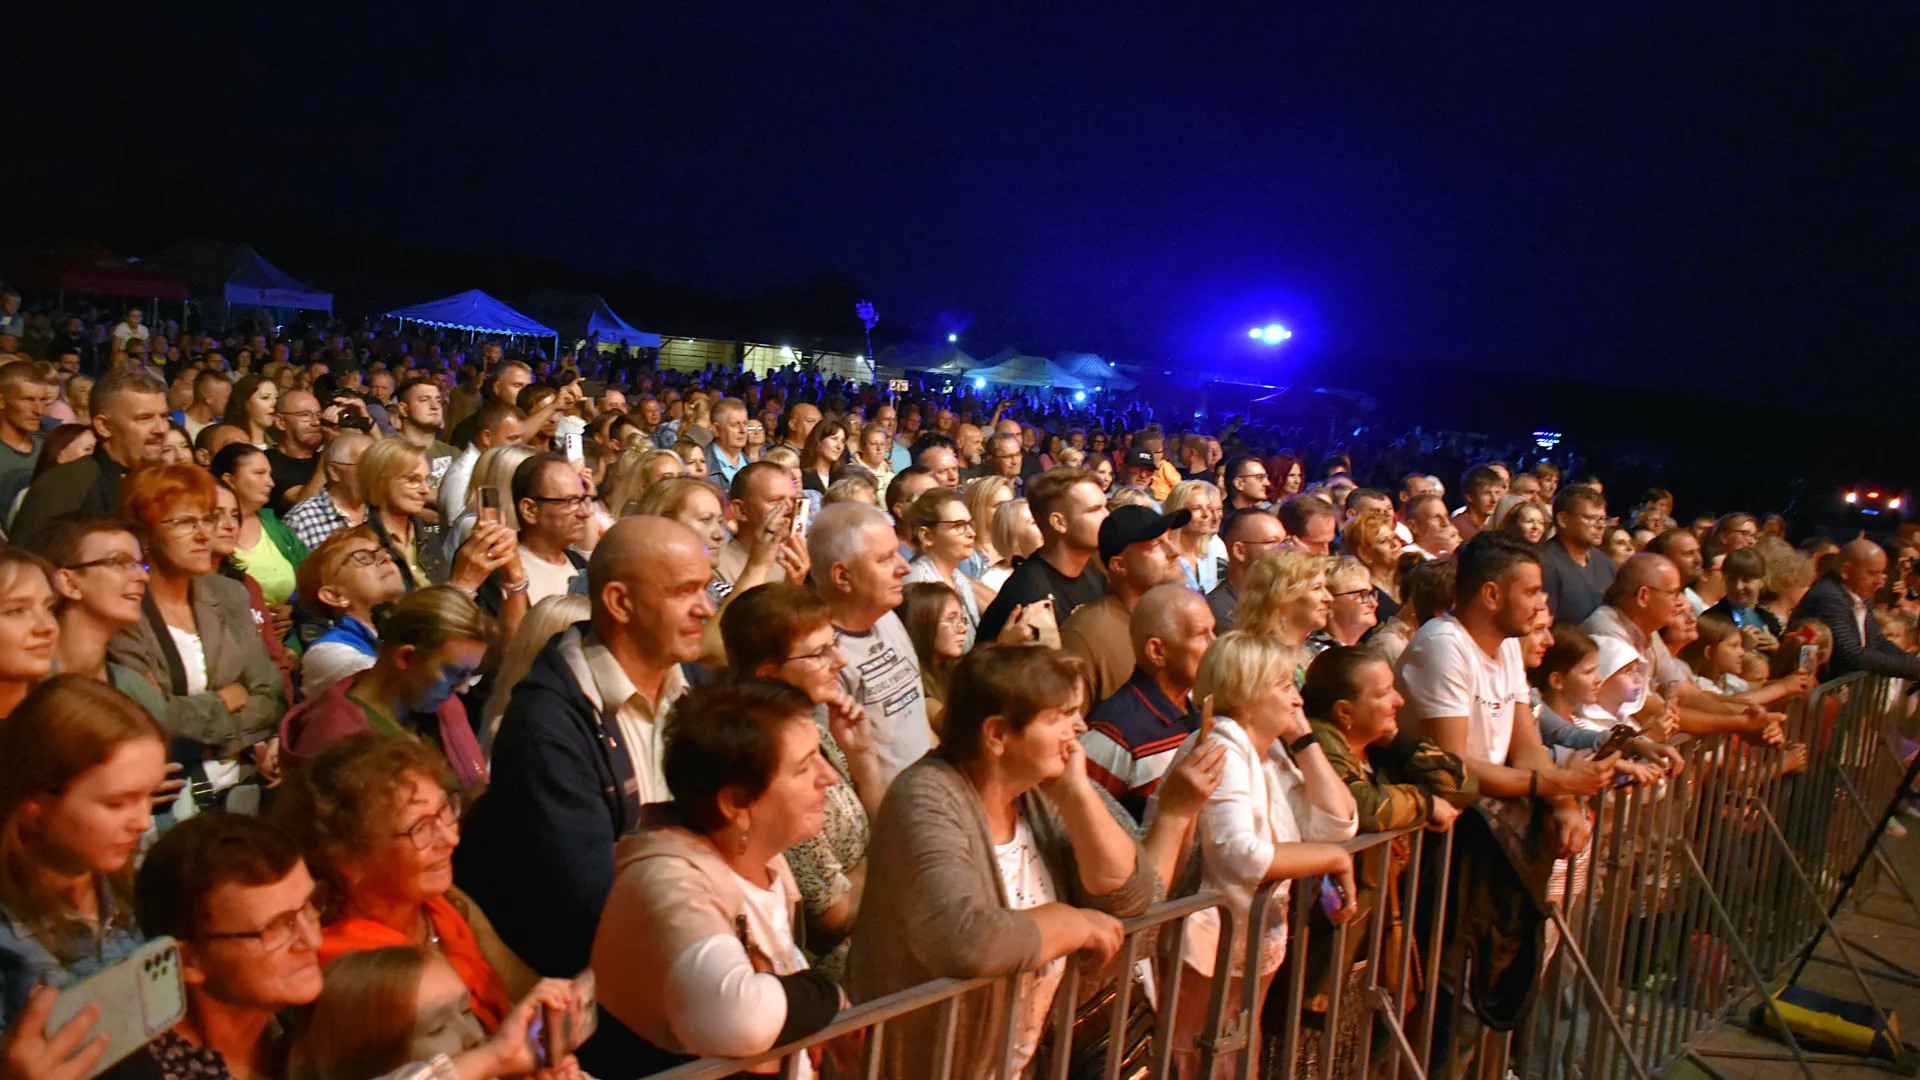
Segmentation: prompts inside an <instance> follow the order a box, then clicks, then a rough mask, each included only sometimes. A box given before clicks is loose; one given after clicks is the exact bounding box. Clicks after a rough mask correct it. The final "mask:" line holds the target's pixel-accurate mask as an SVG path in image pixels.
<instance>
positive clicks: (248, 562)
mask: <svg viewBox="0 0 1920 1080" xmlns="http://www.w3.org/2000/svg"><path fill="white" fill-rule="evenodd" d="M189 464H191V463H190V462H189ZM211 471H212V472H213V475H214V477H215V478H216V479H218V480H219V481H220V482H221V483H223V484H225V485H227V487H229V488H231V489H233V494H234V497H235V498H236V499H238V500H239V504H240V533H239V535H238V536H237V537H235V540H234V549H233V554H232V555H231V556H230V558H231V559H232V560H233V564H234V566H236V567H238V568H239V569H241V570H243V571H245V572H246V573H247V575H248V576H250V577H252V578H253V580H255V581H257V582H259V583H260V595H261V596H262V597H264V598H265V599H266V601H267V606H268V607H276V608H278V607H285V606H286V604H287V602H288V601H289V600H290V599H291V598H292V597H293V590H294V577H295V574H294V568H295V567H297V566H299V565H300V563H301V561H302V560H304V559H305V558H306V557H307V545H305V544H303V543H301V542H300V538H299V537H298V536H295V535H294V533H293V530H292V529H290V528H288V527H287V526H286V524H285V523H284V522H282V521H281V520H280V517H279V515H277V514H275V513H274V512H273V509H272V508H271V507H269V506H268V505H267V502H268V500H269V499H270V498H271V497H272V495H273V467H272V466H271V465H269V464H268V463H267V455H266V454H264V453H262V452H261V451H259V450H257V449H255V448H254V447H252V446H249V445H247V444H246V443H234V444H233V445H232V446H227V447H222V448H221V450H220V452H219V453H217V454H215V455H213V465H212V468H211Z"/></svg>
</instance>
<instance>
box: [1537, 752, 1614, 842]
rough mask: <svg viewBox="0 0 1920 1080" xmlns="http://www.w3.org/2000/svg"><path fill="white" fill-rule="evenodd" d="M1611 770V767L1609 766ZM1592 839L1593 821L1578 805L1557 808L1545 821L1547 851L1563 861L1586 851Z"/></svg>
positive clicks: (1570, 804) (1571, 804)
mask: <svg viewBox="0 0 1920 1080" xmlns="http://www.w3.org/2000/svg"><path fill="white" fill-rule="evenodd" d="M1609 768H1611V766H1609ZM1592 839H1593V819H1592V818H1591V817H1588V816H1587V812H1586V810H1585V809H1584V808H1582V807H1581V806H1580V805H1579V804H1578V803H1569V804H1566V805H1563V806H1557V807H1555V808H1554V810H1553V816H1551V817H1549V818H1548V819H1547V835H1546V841H1547V849H1548V850H1550V851H1552V852H1553V854H1554V857H1555V858H1558V859H1565V858H1569V857H1571V856H1574V855H1578V854H1580V853H1581V852H1583V851H1585V850H1587V844H1588V842H1589V841H1591V840H1592Z"/></svg>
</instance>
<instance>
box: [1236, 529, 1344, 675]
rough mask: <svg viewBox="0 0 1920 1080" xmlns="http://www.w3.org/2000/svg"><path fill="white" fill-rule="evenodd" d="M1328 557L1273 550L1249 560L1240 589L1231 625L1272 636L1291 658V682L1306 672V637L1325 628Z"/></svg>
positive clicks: (1330, 598)
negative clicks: (1288, 651)
mask: <svg viewBox="0 0 1920 1080" xmlns="http://www.w3.org/2000/svg"><path fill="white" fill-rule="evenodd" d="M1327 562H1328V560H1327V557H1326V556H1324V555H1315V554H1313V553H1312V552H1308V551H1301V550H1299V549H1298V548H1274V549H1272V550H1270V551H1268V552H1267V553H1266V554H1264V555H1261V556H1260V557H1259V558H1257V559H1255V560H1254V561H1253V565H1252V566H1251V567H1248V569H1247V580H1246V583H1245V584H1244V585H1242V586H1241V587H1240V607H1239V608H1238V610H1237V611H1236V613H1235V615H1234V629H1236V630H1244V631H1246V632H1247V633H1250V634H1260V635H1263V636H1265V637H1270V638H1272V639H1274V640H1275V641H1277V642H1279V643H1280V644H1281V645H1283V646H1285V647H1286V648H1287V649H1289V650H1291V655H1292V656H1293V657H1294V661H1293V663H1294V668H1295V673H1294V675H1295V678H1294V685H1295V686H1298V685H1299V679H1300V678H1301V677H1303V676H1304V675H1305V674H1306V670H1307V661H1308V660H1311V659H1312V658H1313V657H1312V651H1313V650H1310V649H1309V648H1308V639H1309V638H1310V637H1312V636H1313V634H1314V632H1315V631H1317V630H1325V629H1326V628H1327V619H1328V618H1329V617H1330V616H1331V615H1332V611H1333V594H1332V593H1331V592H1330V591H1329V590H1328V589H1327V573H1326V567H1327Z"/></svg>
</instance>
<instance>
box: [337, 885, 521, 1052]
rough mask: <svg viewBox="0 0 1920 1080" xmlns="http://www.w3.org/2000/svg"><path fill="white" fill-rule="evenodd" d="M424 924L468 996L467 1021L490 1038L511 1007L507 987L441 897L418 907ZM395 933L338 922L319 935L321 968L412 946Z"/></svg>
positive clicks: (369, 923)
mask: <svg viewBox="0 0 1920 1080" xmlns="http://www.w3.org/2000/svg"><path fill="white" fill-rule="evenodd" d="M424 906H425V907H426V909H427V921H428V922H429V923H430V924H432V926H433V932H434V933H436V934H438V935H439V936H440V951H441V953H442V954H444V955H445V956H446V958H447V962H448V963H450V964H452V965H453V970H454V971H455V972H457V973H459V975H460V981H461V982H463V983H466V984H467V989H468V990H470V991H472V1002H473V1015H474V1016H475V1017H476V1018H477V1019H479V1021H480V1026H481V1027H484V1028H486V1029H487V1034H489V1035H491V1034H493V1032H494V1031H495V1030H497V1029H498V1028H499V1027H500V1022H501V1021H502V1020H504V1019H506V1016H507V1010H509V1009H511V1008H513V1002H512V1001H511V1000H510V999H509V998H508V997H507V984H506V983H504V982H501V981H500V976H499V974H498V973H497V972H495V971H494V970H493V965H491V964H489V963H487V958H486V957H485V956H482V955H481V954H480V941H479V939H478V938H476V937H474V934H473V927H471V926H468V925H467V920H466V919H464V918H462V917H461V916H460V913H459V912H458V911H456V910H454V907H453V905H452V904H449V903H448V902H447V899H446V897H444V896H430V897H428V898H427V901H426V904H425V905H424ZM412 944H414V942H411V941H408V940H407V939H406V938H405V937H402V936H401V934H400V931H398V930H395V929H394V928H393V927H391V926H388V925H387V924H385V923H379V922H375V921H373V920H372V919H361V918H347V919H342V920H340V921H339V922H337V923H334V924H333V925H332V926H328V927H326V928H324V929H323V930H321V932H320V965H321V966H322V967H325V966H326V965H328V964H331V963H333V961H334V960H336V959H338V958H339V957H342V956H345V955H347V954H348V953H356V952H365V951H367V950H368V949H384V948H387V947H389V946H393V945H412Z"/></svg>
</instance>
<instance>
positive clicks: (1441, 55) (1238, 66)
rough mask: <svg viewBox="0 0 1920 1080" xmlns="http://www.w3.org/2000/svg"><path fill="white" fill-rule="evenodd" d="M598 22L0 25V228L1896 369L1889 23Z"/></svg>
mask: <svg viewBox="0 0 1920 1080" xmlns="http://www.w3.org/2000/svg"><path fill="white" fill-rule="evenodd" d="M58 6H61V5H43V7H58ZM605 6H606V7H607V8H609V9H614V10H608V11H602V10H593V9H586V8H574V7H570V6H566V5H556V4H517V5H507V6H500V7H489V6H485V5H472V4H462V5H451V4H449V5H444V6H440V7H436V8H426V9H413V10H411V11H409V12H396V11H385V10H378V11H377V10H376V6H375V5H367V6H365V7H364V8H361V9H358V10H357V13H356V14H352V15H348V14H343V13H342V12H339V11H331V10H330V11H321V10H320V7H319V6H318V5H315V6H314V7H312V8H311V9H309V10H306V11H295V10H280V9H281V8H283V7H287V8H291V7H292V5H273V4H269V5H256V6H253V7H254V10H246V11H237V12H234V11H226V10H222V11H221V12H220V13H218V14H204V15H192V14H184V13H181V12H179V11H177V10H175V9H174V8H173V7H172V6H165V5H163V6H156V7H155V8H153V9H152V10H151V12H150V13H148V14H145V15H133V16H130V17H119V18H116V19H115V20H113V21H112V22H111V23H109V22H108V21H107V20H106V19H104V17H89V18H88V19H86V21H85V22H79V21H75V22H73V23H71V24H69V25H64V26H54V25H50V24H46V23H40V22H36V21H35V20H36V19H46V18H59V17H69V16H61V15H53V14H50V13H47V12H43V13H42V14H40V15H38V16H28V17H27V21H26V22H24V23H21V24H16V25H15V27H14V29H13V32H12V33H10V37H11V38H12V40H13V42H14V48H13V50H12V51H13V53H14V54H15V60H16V64H15V67H14V71H13V73H12V74H13V78H12V80H11V82H12V97H13V101H14V103H15V108H14V109H12V110H11V124H10V128H11V132H10V135H9V138H8V142H9V144H10V145H11V147H12V153H11V154H10V157H11V158H12V165H11V166H10V168H9V170H8V176H7V186H8V187H11V188H13V189H14V190H15V191H16V192H17V194H16V195H15V196H14V197H13V199H12V200H10V201H11V202H12V203H13V205H14V206H15V208H16V209H25V210H27V211H30V213H28V214H27V215H26V219H27V221H28V222H29V227H32V228H38V229H40V230H41V231H48V230H50V229H52V228H56V227H60V226H63V225H64V222H65V221H67V220H71V221H73V222H74V223H75V228H74V231H76V232H86V231H88V230H89V229H95V228H96V227H97V228H98V230H99V231H102V232H108V233H110V234H114V235H122V236H124V235H138V236H143V237H153V238H156V241H162V240H166V239H173V238H177V237H178V236H183V235H195V234H206V233H209V232H211V233H215V234H227V233H230V232H232V231H234V230H236V229H241V228H244V226H245V224H246V223H248V222H255V221H264V220H268V219H274V218H279V219H288V218H291V219H295V220H299V221H302V222H307V223H310V224H312V225H314V226H316V227H321V228H339V229H350V230H362V231H372V232H375V233H378V234H380V235H382V236H385V237H388V238H390V239H391V241H392V242H394V243H396V244H403V245H417V246H422V247H433V248H459V249H466V250H499V251H512V252H526V253H534V254H540V255H544V256H550V257H553V258H556V259H559V260H562V261H564V262H566V263H569V264H572V265H575V266H578V267H580V268H582V269H584V270H588V271H591V272H594V273H608V274H614V273H620V272H624V271H629V270H644V271H646V272H648V273H651V274H653V275H654V276H655V277H656V278H658V279H660V280H662V281H667V282H673V283H677V284H683V285H687V286H693V287H697V288H701V289H706V290H711V291H714V292H718V293H722V294H729V295H746V294H752V293H755V292H757V291H760V290H764V289H768V288H772V287H776V286H781V285H785V284H793V283H798V282H803V281H805V280H806V279H808V278H809V277H810V276H811V275H813V274H815V273H817V272H819V271H823V270H833V271H837V272H840V273H843V274H846V275H851V276H852V277H853V278H855V279H858V280H859V281H861V282H863V283H865V284H866V286H867V287H868V288H869V289H870V291H871V293H872V296H873V299H874V300H875V301H876V302H878V303H879V304H880V307H881V309H882V313H883V317H885V318H888V319H889V320H890V322H889V324H888V326H889V327H890V328H892V329H893V330H894V331H895V332H896V333H898V332H900V330H901V328H902V327H904V326H907V325H911V326H912V327H913V328H914V329H915V330H916V331H917V332H931V331H933V330H935V329H942V330H944V329H945V328H947V327H949V326H951V328H953V329H956V330H958V331H959V332H960V333H961V334H962V335H963V336H964V342H965V344H967V345H968V346H970V347H972V348H974V349H975V350H977V352H978V354H979V355H985V354H987V353H989V352H991V351H993V350H995V349H997V348H999V347H1000V346H1002V345H1005V344H1009V343H1013V344H1019V345H1021V346H1023V347H1024V348H1025V349H1027V350H1028V351H1046V352H1052V351H1056V350H1059V349H1067V348H1073V349H1083V350H1088V351H1096V352H1101V353H1105V354H1108V355H1111V356H1117V357H1122V358H1127V359H1138V360H1150V361H1159V360H1162V359H1171V360H1174V361H1178V362H1193V363H1202V362H1205V363H1214V364H1217V365H1220V366H1223V367H1244V366H1245V365H1247V364H1249V363H1251V362H1254V361H1251V360H1250V353H1249V349H1248V347H1247V342H1246V339H1245V331H1246V328H1247V327H1248V326H1249V325H1252V324H1255V323H1264V322H1267V321H1269V320H1276V319H1277V320H1279V321H1282V322H1284V323H1286V324H1288V325H1289V326H1291V327H1293V328H1294V329H1295V330H1296V332H1297V335H1298V336H1297V337H1296V338H1295V339H1294V342H1293V343H1292V344H1291V345H1290V347H1289V348H1290V349H1291V352H1288V353H1284V354H1283V355H1284V357H1285V359H1276V358H1275V356H1274V354H1266V355H1264V356H1262V357H1261V358H1260V359H1259V360H1258V361H1257V362H1258V363H1263V364H1285V363H1293V362H1299V361H1304V360H1307V359H1310V358H1313V359H1317V362H1319V363H1322V364H1328V363H1331V364H1334V365H1336V366H1338V365H1345V364H1351V365H1354V366H1355V367H1356V368H1357V367H1359V366H1361V365H1364V364H1366V363H1368V362H1370V361H1372V360H1375V359H1378V360H1383V361H1392V362H1395V363H1398V364H1402V365H1405V364H1413V365H1415V366H1420V365H1429V364H1437V363H1442V362H1445V363H1452V362H1456V361H1466V362H1471V363H1476V364H1494V365H1500V366H1506V367H1513V368H1535V369H1551V370H1553V371H1555V372H1558V373H1561V374H1566V375H1572V376H1577V377H1583V378H1585V377H1590V378H1596V379H1602V380H1605V381H1610V382H1615V383H1631V382H1634V381H1636V380H1642V379H1654V378H1677V379H1679V380H1680V381H1681V382H1683V383H1685V384H1687V385H1690V386H1695V387H1699V386H1713V385H1716V384H1717V385H1721V386H1726V385H1734V386H1746V385H1753V386H1756V387H1765V388H1768V389H1770V390H1774V391H1780V390H1787V389H1791V388H1794V387H1796V386H1798V385H1800V384H1802V383H1806V382H1817V383H1819V384H1820V385H1821V386H1823V387H1826V388H1831V387H1833V386H1835V385H1838V384H1842V383H1844V382H1845V381H1846V380H1851V379H1865V378H1889V373H1891V372H1894V371H1900V372H1906V373H1908V374H1909V375H1910V373H1911V370H1912V369H1911V366H1910V362H1911V357H1912V356H1913V355H1914V352H1915V348H1916V344H1917V343H1920V332H1917V323H1920V319H1917V318H1916V314H1915V308H1916V304H1915V297H1916V286H1920V280H1917V278H1920V275H1917V274H1916V273H1915V265H1916V256H1915V252H1916V250H1917V245H1916V240H1920V237H1917V236H1916V231H1917V230H1916V227H1915V224H1916V221H1915V219H1916V198H1915V190H1916V180H1920V167H1917V165H1916V163H1917V162H1920V152H1917V151H1916V140H1915V137H1916V134H1917V132H1916V127H1917V126H1920V125H1916V124H1915V104H1914V103H1915V100H1916V94H1915V89H1916V86H1920V81H1917V79H1920V77H1917V76H1916V72H1920V55H1916V46H1915V42H1916V41H1917V40H1920V35H1916V33H1915V31H1916V29H1917V28H1920V27H1917V26H1916V24H1917V23H1920V18H1916V16H1915V9H1914V8H1913V7H1912V6H1910V5H1886V6H1882V7H1879V8H1876V9H1873V10H1872V11H1865V12H1855V11H1851V10H1845V11H1843V10H1835V9H1842V8H1844V9H1851V8H1853V7H1855V5H1827V4H1811V5H1810V4H1792V5H1785V4H1783V5H1768V4H1760V5H1711V6H1703V5H1685V4H1660V5H1635V6H1634V7H1635V8H1636V9H1637V11H1636V12H1628V13H1623V12H1620V11H1615V10H1599V11H1581V12H1576V11H1572V10H1560V11H1551V12H1549V11H1540V10H1535V8H1536V5H1518V6H1516V7H1515V9H1514V10H1510V11H1495V10H1494V9H1493V7H1492V6H1491V5H1485V4H1473V5H1447V6H1446V7H1447V8H1449V9H1450V10H1446V11H1444V12H1435V11H1427V10H1423V9H1422V8H1421V7H1411V8H1407V9H1386V8H1380V9H1363V8H1362V7H1361V6H1359V5H1340V8H1341V10H1340V11H1339V12H1338V13H1336V14H1311V13H1303V12H1301V11H1299V10H1295V8H1296V6H1295V5H1273V4H1263V5H1259V6H1258V7H1257V8H1252V9H1249V10H1246V11H1242V12H1239V13H1236V14H1231V15H1227V14H1220V12H1222V11H1226V10H1228V9H1226V8H1223V7H1214V6H1209V5H1178V6H1174V5H1169V6H1168V10H1164V11H1157V12H1156V11H1147V10H1142V9H1137V8H1133V7H1128V6H1122V5H1022V7H1023V8H1026V9H1029V10H1023V11H1021V12H1019V13H1018V14H1004V13H1002V14H991V13H986V14H983V13H978V12H972V11H968V12H965V13H957V12H953V11H948V10H946V8H947V6H946V5H912V6H910V8H923V9H931V8H939V9H940V10H937V11H931V12H929V11H926V10H922V11H918V12H915V13H913V14H905V13H901V12H880V11H873V10H853V9H850V8H845V7H838V6H836V7H835V8H834V9H833V10H831V11H815V10H812V9H814V8H815V7H816V6H817V5H782V6H780V8H779V9H775V8H774V6H772V5H768V6H766V7H764V8H752V9H750V8H747V7H744V6H742V7H736V6H731V5H659V4H647V5H605ZM695 6H698V7H701V8H702V9H703V11H702V13H699V14H685V13H679V12H676V13H674V14H671V15H658V14H655V13H653V12H652V11H651V10H649V11H647V12H639V11H626V10H620V9H626V8H635V9H638V8H642V7H644V8H647V9H656V8H660V7H675V8H680V7H695ZM1043 7H1044V8H1046V9H1047V10H1037V9H1040V8H1043ZM1602 7H1606V8H1613V7H1618V5H1604V6H1602ZM268 8H272V9H274V10H266V9H268ZM1209 12H1212V13H1213V14H1212V16H1211V17H1203V16H1204V15H1206V14H1207V13H1209ZM18 221H19V219H16V225H17V223H18ZM49 222H53V223H58V224H57V225H49ZM129 222H137V223H138V228H137V229H131V228H130V226H129V225H128V223H129ZM114 230H117V233H115V232H114ZM223 238H230V239H252V237H249V236H244V235H241V236H233V235H223ZM266 254H268V256H269V257H270V258H275V259H277V260H278V261H280V262H282V263H283V264H286V265H288V266H289V267H294V268H297V267H298V265H299V263H300V261H301V260H300V258H299V255H298V253H296V252H277V251H273V250H267V252H266ZM463 287H464V286H463ZM1743 380H1745V381H1743ZM1356 381H1361V380H1360V379H1359V377H1358V376H1356ZM1903 381H1904V382H1906V383H1907V384H1909V385H1910V383H1911V379H1910V378H1907V379H1905V380H1903ZM1901 392H1904V389H1903V390H1902V391H1901Z"/></svg>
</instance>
